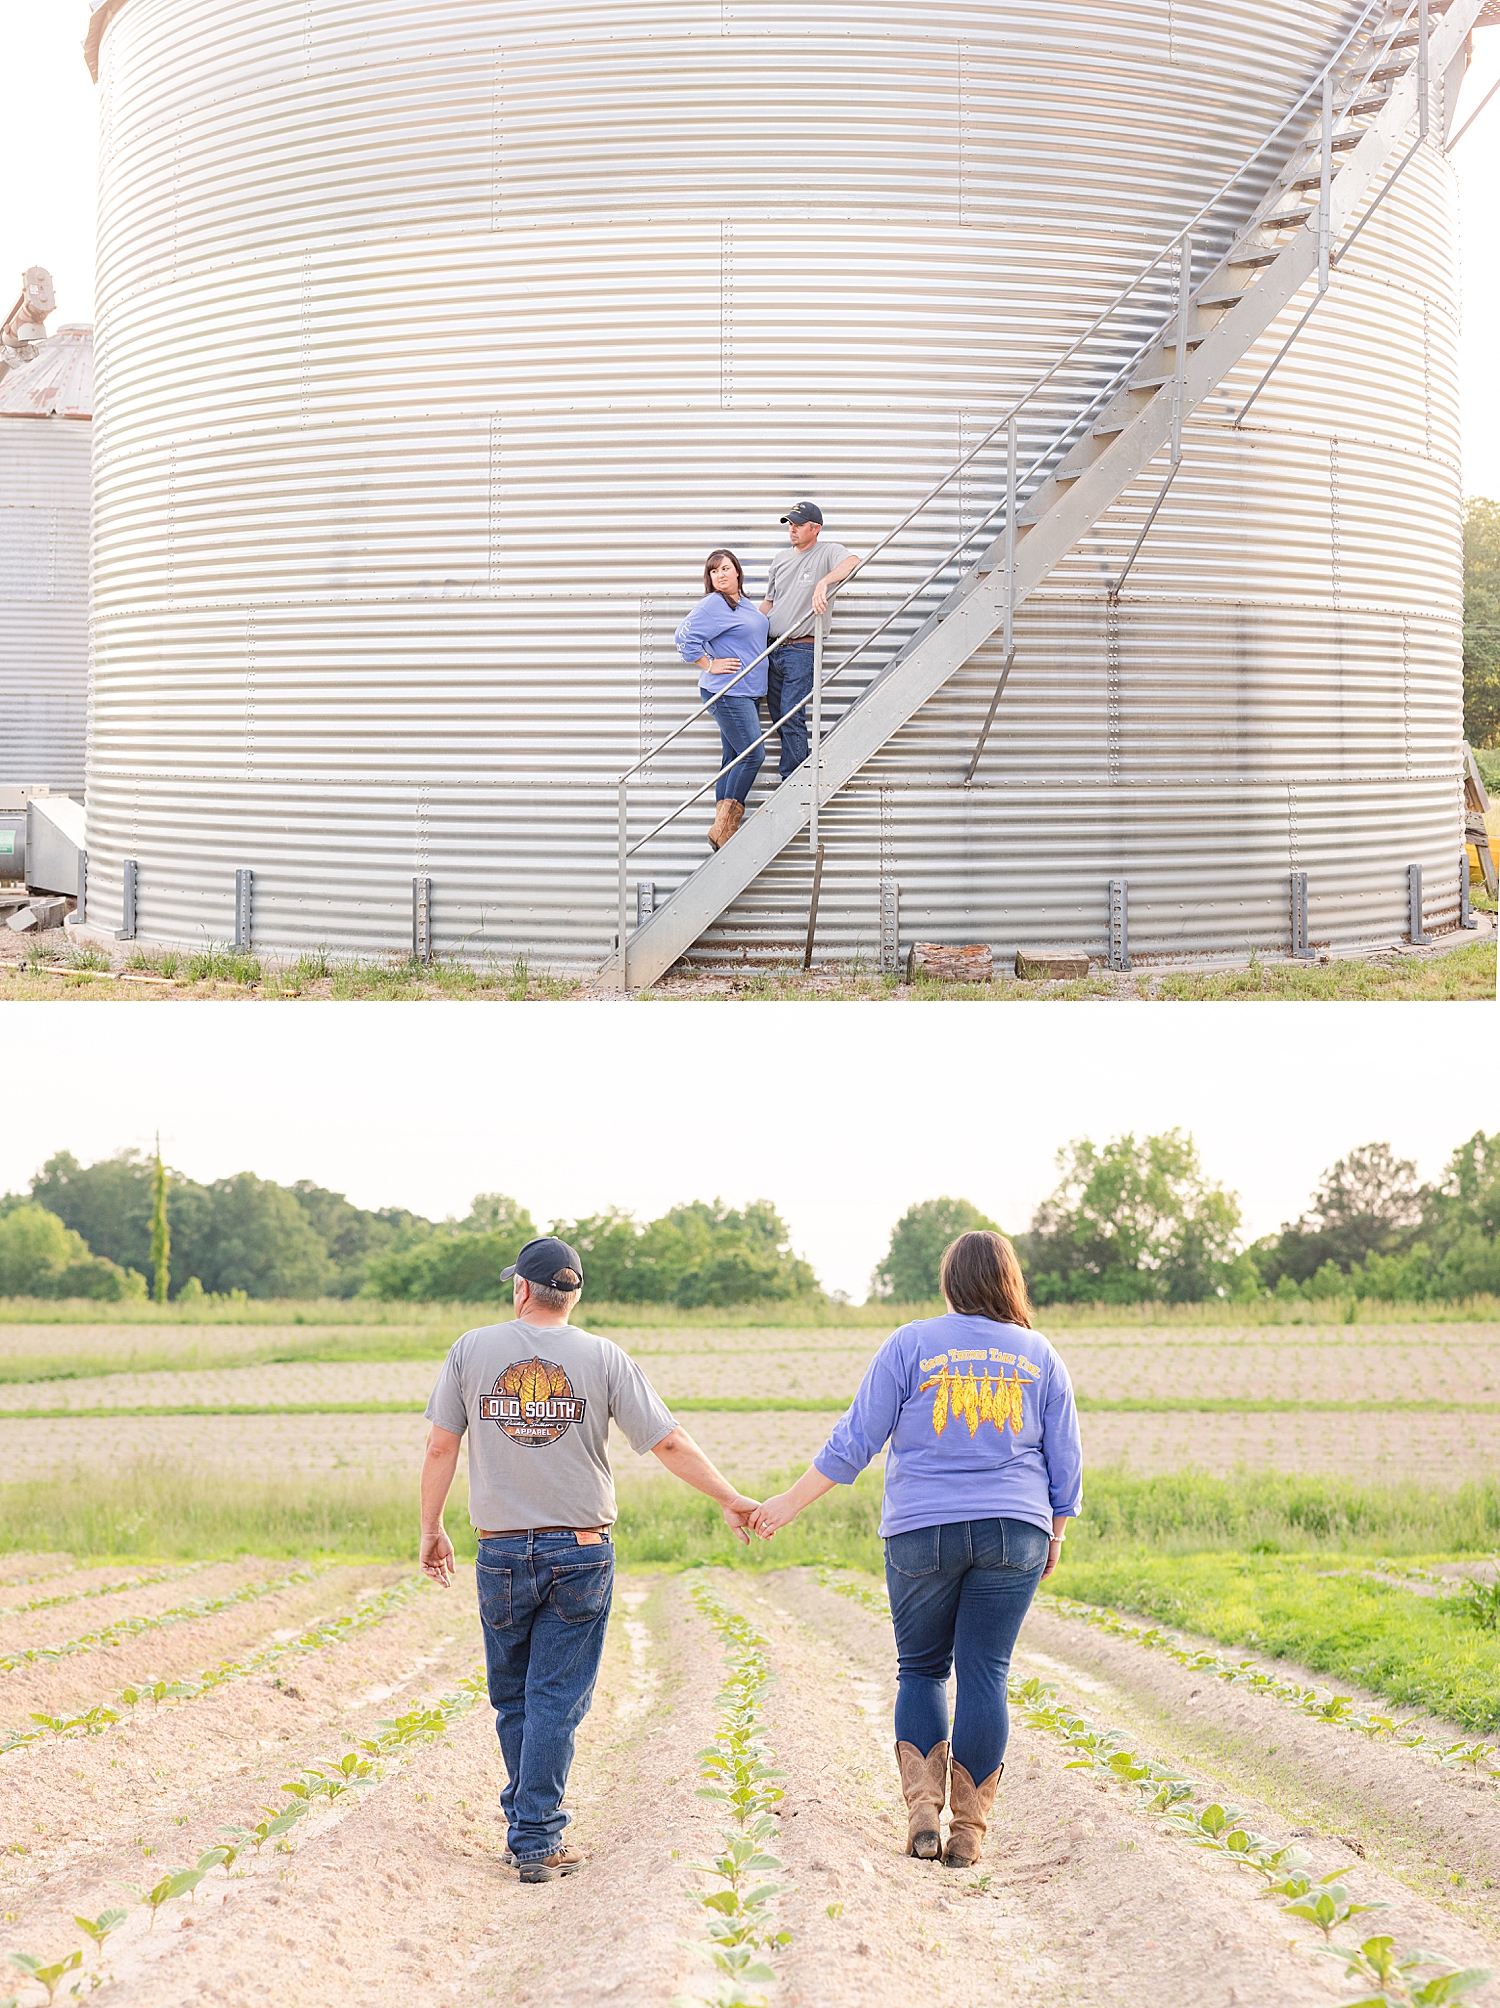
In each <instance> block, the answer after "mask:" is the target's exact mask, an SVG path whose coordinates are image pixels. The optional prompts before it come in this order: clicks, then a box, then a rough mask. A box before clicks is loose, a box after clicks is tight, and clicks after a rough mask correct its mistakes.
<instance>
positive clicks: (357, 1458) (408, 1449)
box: [0, 1410, 837, 1497]
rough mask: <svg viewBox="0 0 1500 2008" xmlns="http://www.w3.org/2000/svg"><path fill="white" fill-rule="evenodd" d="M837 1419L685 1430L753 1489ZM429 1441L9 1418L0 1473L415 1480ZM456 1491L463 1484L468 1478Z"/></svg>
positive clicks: (214, 1418)
mask: <svg viewBox="0 0 1500 2008" xmlns="http://www.w3.org/2000/svg"><path fill="white" fill-rule="evenodd" d="M836 1416H837V1411H836V1410H829V1411H828V1412H827V1413H826V1414H818V1413H816V1412H813V1413H802V1412H797V1411H792V1412H791V1413H780V1414H778V1413H772V1414H764V1415H762V1414H749V1415H742V1414H716V1413H711V1412H710V1413H705V1414H701V1415H699V1414H695V1415H689V1416H686V1417H685V1418H684V1421H685V1424H686V1426H687V1428H688V1429H689V1430H690V1431H691V1433H692V1435H693V1436H694V1437H695V1438H696V1439H697V1441H698V1442H699V1443H700V1444H702V1446H703V1448H704V1449H705V1450H706V1451H707V1452H708V1455H709V1456H710V1457H711V1458H712V1459H713V1460H714V1462H715V1463H722V1464H724V1465H725V1466H726V1468H728V1469H730V1471H731V1473H732V1474H733V1475H736V1476H739V1477H741V1478H743V1479H746V1480H748V1479H751V1478H753V1477H755V1476H756V1474H757V1473H761V1472H774V1471H783V1470H785V1469H786V1468H787V1467H788V1466H789V1465H795V1464H803V1465H805V1464H807V1463H809V1462H810V1461H811V1459H812V1457H813V1455H814V1453H815V1452H816V1451H818V1450H820V1449H821V1448H822V1446H823V1444H824V1443H825V1441H826V1440H827V1437H828V1432H829V1430H830V1428H831V1427H832V1426H833V1423H834V1421H835V1419H836ZM426 1438H427V1423H426V1422H425V1420H424V1419H423V1417H422V1416H421V1415H420V1414H419V1413H416V1412H413V1413H411V1414H409V1415H318V1414H312V1415H295V1414H288V1415H274V1414H273V1415H162V1416H150V1415H120V1416H89V1417H82V1416H80V1417H78V1418H76V1419H75V1418H67V1419H64V1420H40V1419H38V1420H30V1421H27V1420H20V1419H17V1418H11V1419H9V1420H5V1419H0V1471H3V1472H4V1473H5V1475H6V1477H7V1478H14V1479H25V1478H42V1477H47V1476H51V1475H54V1474H55V1473H56V1472H58V1471H59V1470H60V1469H66V1468H67V1467H68V1466H70V1465H86V1466H89V1467H91V1468H92V1469H95V1470H104V1469H110V1468H113V1467H115V1466H118V1465H124V1464H129V1463H132V1462H134V1461H135V1460H137V1459H139V1458H161V1459H169V1460H172V1461H173V1462H175V1463H176V1464H178V1465H179V1466H181V1467H183V1468H186V1467H190V1466H191V1467H197V1468H199V1469H203V1468H217V1467H221V1466H223V1465H225V1464H226V1463H232V1465H233V1467H234V1469H235V1471H236V1473H237V1474H238V1475H240V1476H250V1475H272V1474H278V1473H280V1474H285V1473H290V1472H327V1471H347V1472H351V1473H360V1474H372V1473H385V1472H391V1471H412V1472H415V1471H416V1470H417V1468H418V1466H419V1465H420V1463H421V1461H422V1446H423V1444H424V1443H425V1441H426ZM610 1456H611V1459H612V1461H613V1463H614V1467H615V1472H616V1475H617V1476H618V1477H619V1478H622V1479H626V1478H637V1477H639V1478H652V1477H656V1476H659V1475H660V1474H661V1465H660V1464H659V1463H658V1462H657V1460H656V1459H655V1458H654V1457H651V1456H646V1457H637V1456H636V1455H635V1453H634V1451H632V1450H631V1448H630V1446H629V1445H628V1444H627V1443H625V1442H624V1441H623V1440H622V1439H620V1438H618V1437H617V1436H615V1435H614V1433H613V1432H611V1443H610ZM458 1482H459V1483H460V1484H462V1483H463V1482H464V1473H463V1471H462V1470H461V1471H460V1473H459V1481H458ZM0 1497H3V1491H0Z"/></svg>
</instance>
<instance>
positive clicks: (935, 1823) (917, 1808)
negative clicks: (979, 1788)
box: [896, 1743, 948, 1862]
mask: <svg viewBox="0 0 1500 2008" xmlns="http://www.w3.org/2000/svg"><path fill="white" fill-rule="evenodd" d="M896 1762H897V1763H898V1764H899V1765H900V1767H901V1791H902V1796H903V1797H904V1798H905V1800H906V1852H907V1853H908V1854H909V1855H916V1856H918V1857H919V1859H921V1860H922V1861H924V1862H935V1861H936V1860H937V1858H938V1856H939V1855H940V1854H941V1853H942V1852H943V1837H942V1834H941V1832H940V1830H939V1822H940V1821H941V1819H942V1817H943V1801H944V1799H946V1798H947V1796H948V1746H947V1744H946V1743H934V1744H933V1746H932V1748H931V1750H929V1751H928V1753H927V1755H926V1756H925V1757H924V1756H923V1755H922V1753H921V1751H920V1750H919V1749H918V1748H917V1746H916V1744H915V1743H898V1744H897V1745H896Z"/></svg>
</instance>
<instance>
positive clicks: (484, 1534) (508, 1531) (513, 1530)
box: [474, 1527, 609, 1541]
mask: <svg viewBox="0 0 1500 2008" xmlns="http://www.w3.org/2000/svg"><path fill="white" fill-rule="evenodd" d="M474 1532H475V1533H476V1534H477V1535H478V1536H479V1538H480V1540H481V1541H516V1540H520V1539H521V1538H522V1537H523V1536H524V1535H527V1534H607V1533H608V1532H609V1529H608V1527H476V1528H475V1529H474Z"/></svg>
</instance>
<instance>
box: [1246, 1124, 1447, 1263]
mask: <svg viewBox="0 0 1500 2008" xmlns="http://www.w3.org/2000/svg"><path fill="white" fill-rule="evenodd" d="M1425 1199H1426V1195H1425V1193H1424V1191H1423V1188H1422V1186H1421V1185H1420V1184H1419V1183H1418V1180H1417V1167H1416V1165H1415V1164H1413V1163H1412V1162H1411V1161H1410V1160H1409V1159H1407V1158H1400V1157H1397V1156H1396V1154H1395V1152H1394V1151H1393V1150H1392V1149H1391V1147H1390V1145H1389V1144H1388V1143H1366V1144H1361V1145H1360V1147H1359V1148H1358V1149H1357V1150H1351V1151H1350V1153H1349V1155H1348V1156H1347V1157H1341V1158H1340V1159H1339V1161H1338V1163H1337V1164H1333V1165H1330V1166H1329V1168H1328V1170H1327V1171H1325V1172H1324V1174H1323V1176H1322V1178H1321V1179H1320V1180H1319V1182H1318V1187H1317V1190H1316V1191H1315V1192H1314V1193H1313V1195H1312V1199H1311V1201H1310V1203H1309V1205H1308V1209H1307V1211H1306V1212H1305V1213H1304V1214H1303V1215H1302V1216H1301V1217H1300V1219H1297V1220H1293V1221H1289V1222H1287V1223H1286V1225H1284V1226H1283V1227H1282V1230H1281V1232H1280V1234H1279V1235H1276V1236H1273V1237H1272V1238H1270V1239H1269V1240H1267V1241H1263V1242H1260V1243H1259V1244H1257V1247H1256V1249H1255V1257H1256V1262H1257V1266H1258V1267H1259V1269H1260V1273H1261V1276H1262V1277H1263V1279H1264V1280H1265V1282H1266V1283H1267V1284H1268V1285H1270V1286H1271V1287H1272V1288H1274V1287H1275V1286H1276V1285H1277V1284H1279V1283H1280V1281H1281V1279H1282V1277H1283V1276H1289V1277H1290V1278H1291V1279H1292V1281H1293V1283H1308V1282H1310V1281H1311V1280H1312V1278H1313V1277H1314V1276H1315V1275H1316V1274H1317V1273H1318V1271H1319V1270H1321V1269H1324V1268H1327V1267H1329V1266H1330V1265H1332V1266H1333V1267H1334V1268H1337V1269H1340V1270H1342V1271H1343V1272H1344V1273H1345V1274H1346V1275H1347V1274H1348V1273H1349V1272H1350V1271H1351V1270H1352V1269H1354V1268H1355V1267H1356V1265H1357V1264H1359V1263H1362V1262H1365V1261H1366V1260H1368V1258H1369V1257H1370V1256H1372V1255H1395V1254H1399V1253H1401V1252H1402V1251H1403V1250H1405V1249H1407V1248H1409V1247H1410V1246H1411V1245H1412V1242H1413V1241H1414V1240H1415V1238H1416V1233H1417V1230H1418V1228H1419V1227H1420V1226H1421V1224H1422V1219H1423V1209H1424V1205H1425ZM1325 1280H1326V1279H1325Z"/></svg>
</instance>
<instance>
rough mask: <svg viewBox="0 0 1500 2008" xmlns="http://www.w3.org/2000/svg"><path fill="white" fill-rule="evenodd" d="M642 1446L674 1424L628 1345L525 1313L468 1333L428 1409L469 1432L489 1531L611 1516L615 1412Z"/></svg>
mask: <svg viewBox="0 0 1500 2008" xmlns="http://www.w3.org/2000/svg"><path fill="white" fill-rule="evenodd" d="M611 1417H613V1419H614V1420H615V1421H616V1422H617V1423H618V1424H619V1426H620V1430H621V1432H622V1434H623V1435H624V1437H625V1440H626V1441H627V1442H628V1443H629V1445H630V1447H631V1449H632V1450H633V1451H635V1453H636V1454H637V1456H642V1457H643V1456H644V1455H645V1454H646V1452H647V1451H648V1450H654V1449H655V1447H656V1445H657V1444H658V1443H660V1442H661V1441H662V1439H663V1437H666V1436H670V1434H671V1433H672V1431H673V1430H674V1429H675V1428H676V1426H677V1425H676V1423H675V1422H674V1421H673V1419H672V1416H671V1413H670V1411H669V1410H668V1409H667V1408H666V1406H665V1405H664V1404H663V1402H662V1400H661V1398H660V1397H659V1396H658V1394H657V1392H656V1390H655V1389H654V1388H653V1387H652V1385H651V1383H650V1382H649V1381H648V1380H647V1378H646V1376H645V1375H644V1374H643V1373H642V1372H641V1370H640V1368H639V1367H638V1366H637V1365H636V1363H635V1361H634V1360H633V1359H631V1357H630V1355H629V1354H628V1353H625V1352H622V1351H621V1350H620V1348H619V1347H618V1346H617V1345H615V1344H614V1343H613V1341H612V1340H609V1339H600V1338H596V1337H595V1335H594V1334H593V1333H592V1332H579V1331H575V1330H574V1329H573V1327H572V1326H571V1325H531V1324H527V1323H525V1322H523V1321H522V1320H520V1319H516V1320H514V1321H513V1322H512V1323H510V1324H506V1325H483V1326H481V1327H480V1328H479V1330H477V1331H473V1332H465V1333H464V1335H463V1337H462V1338H461V1339H459V1340H458V1341H457V1342H456V1343H455V1344H454V1346H453V1347H452V1349H451V1350H450V1351H449V1354H448V1357H447V1359H446V1360H445V1361H444V1363H443V1370H442V1372H441V1373H440V1374H439V1375H438V1378H437V1386H436V1387H435V1388H434V1389H433V1390H432V1399H431V1401H429V1402H428V1404H427V1420H428V1421H429V1422H434V1423H436V1424H437V1426H438V1428H439V1429H446V1430H451V1431H452V1433H453V1434H454V1435H455V1436H462V1435H463V1434H464V1433H465V1431H467V1432H468V1437H469V1517H470V1519H471V1520H472V1521H473V1523H474V1525H475V1526H476V1527H484V1528H487V1529H488V1530H489V1531H490V1532H491V1533H507V1534H508V1533H512V1532H519V1531H523V1530H524V1529H526V1528H528V1527H608V1526H610V1525H612V1524H613V1522H614V1519H615V1512H616V1508H615V1481H614V1473H613V1472H612V1471H611V1469H610V1463H609V1448H608V1444H609V1425H610V1419H611Z"/></svg>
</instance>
